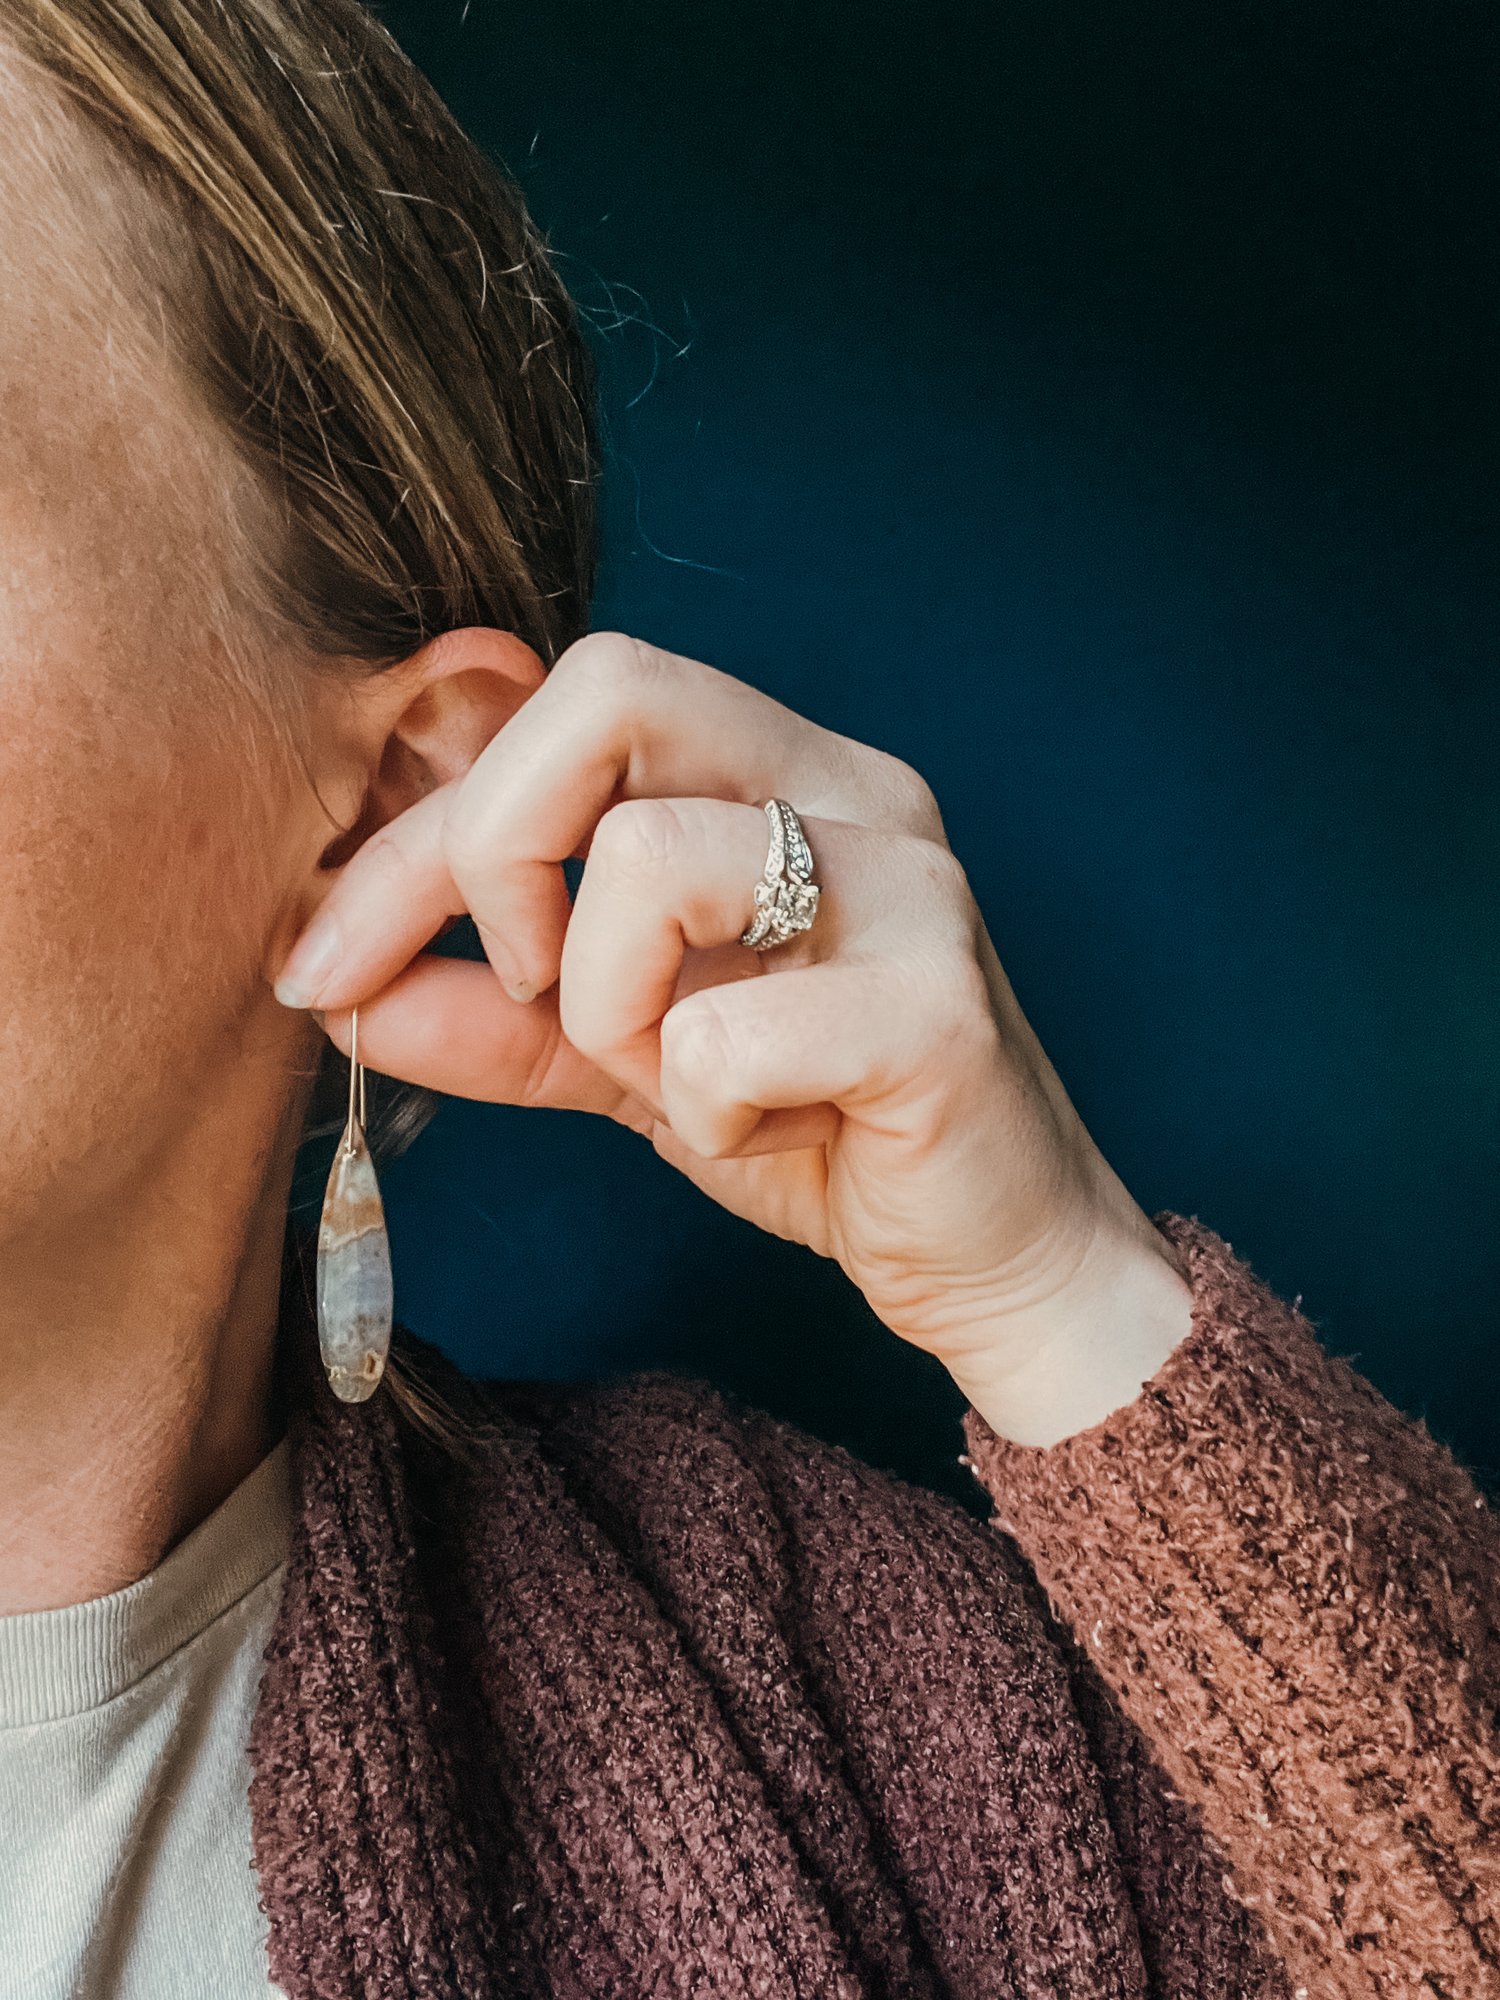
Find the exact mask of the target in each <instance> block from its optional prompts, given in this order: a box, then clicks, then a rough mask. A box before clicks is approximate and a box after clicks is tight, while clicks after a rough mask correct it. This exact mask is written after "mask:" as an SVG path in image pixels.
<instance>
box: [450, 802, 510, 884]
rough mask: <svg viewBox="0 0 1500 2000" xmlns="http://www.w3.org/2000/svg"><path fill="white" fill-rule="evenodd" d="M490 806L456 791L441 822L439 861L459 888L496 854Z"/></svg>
mask: <svg viewBox="0 0 1500 2000" xmlns="http://www.w3.org/2000/svg"><path fill="white" fill-rule="evenodd" d="M493 818H494V809H493V805H492V802H491V801H490V800H489V799H488V798H487V797H485V796H483V795H482V794H478V793H475V794H472V795H471V796H469V797H467V798H466V797H465V795H464V793H463V792H462V791H460V792H459V793H458V795H457V796H456V797H455V799H454V801H453V804H452V806H451V807H450V808H449V810H448V813H447V816H446V817H445V819H444V821H443V831H442V840H443V860H444V862H445V863H446V864H447V868H448V873H449V874H450V875H451V876H452V877H453V879H454V881H455V882H456V883H458V884H459V885H460V887H462V885H463V884H464V883H465V882H466V881H471V880H472V879H473V878H474V876H475V875H476V874H478V873H480V872H481V871H483V870H484V869H486V868H487V867H489V866H490V864H491V862H492V861H493V858H494V856H495V855H496V853H497V852H498V850H499V837H498V834H497V832H496V829H495V826H494V824H493Z"/></svg>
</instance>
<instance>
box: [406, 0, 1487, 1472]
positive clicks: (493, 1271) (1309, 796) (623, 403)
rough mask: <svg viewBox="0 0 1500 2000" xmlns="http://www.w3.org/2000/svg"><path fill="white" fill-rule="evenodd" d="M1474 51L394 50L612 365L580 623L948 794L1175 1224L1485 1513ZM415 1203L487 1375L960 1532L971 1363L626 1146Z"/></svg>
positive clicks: (1218, 42)
mask: <svg viewBox="0 0 1500 2000" xmlns="http://www.w3.org/2000/svg"><path fill="white" fill-rule="evenodd" d="M1492 15H1493V10H1492V8H1491V7H1490V6H1489V5H1488V0H1486V4H1485V5H1483V6H1474V7H1471V8H1469V7H1449V6H1443V5H1438V6H1424V7H1413V6H1411V5H1409V4H1406V0H1402V4H1400V5H1389V4H1381V0H1376V4H1373V5H1372V4H1368V0H1367V4H1362V5H1358V6H1355V5H1352V4H1351V5H1338V6H1334V5H1329V4H1327V0H1302V4H1298V5H1296V6H1292V5H1289V4H1275V0H1270V4H1268V0H1253V4H1250V3H1249V0H1229V4H1224V0H1217V4H1215V5H1213V6H1203V5H1201V4H1194V5H1174V4H1168V0H1146V4H1144V5H1142V6H1139V7H1136V8H1120V7H1117V6H1109V5H1106V4H1104V0H1094V4H1091V5H1089V6H1081V5H1079V4H1076V0H1026V4H1024V5H1019V6H1012V5H1006V4H995V0H989V4H984V5H981V4H978V0H974V4H962V5H960V4H957V0H937V4H929V5H926V6H924V7H922V8H920V9H917V8H900V9H898V8H895V7H891V6H888V5H884V4H871V0H865V4H862V5H858V6H856V5H853V4H849V0H846V3H845V4H842V5H838V6H829V5H820V4H807V0H800V4H796V5H790V4H789V5H786V6H781V7H777V6H770V7H768V6H765V5H758V6H754V7H749V6H744V5H742V4H739V0H716V4H714V5H712V6H704V5H702V4H697V5H691V6H689V5H686V4H678V0H611V4H607V5H605V4H592V0H571V4H568V0H533V4H530V5H528V6H525V7H520V6H511V5H507V6H499V5H496V4H495V3H494V0H469V4H468V5H467V6H466V7H465V6H464V5H463V0H421V4H411V5H403V6H391V7H390V8H388V9H387V10H386V18H388V19H389V20H390V22H391V24H392V26H393V27H394V28H395V29H396V31H397V32H398V34H399V35H400V36H401V38H402V39H403V40H404V41H405V42H406V44H407V46H408V47H409V48H410V49H411V50H412V52H413V54H414V55H415V56H416V57H417V58H418V59H419V61H421V62H422V63H423V64H424V66H425V67H427V69H428V70H429V72H430V74H431V75H432V76H433V77H434V78H435V80H436V81H437V83H438V84H439V86H440V87H441V88H442V89H443V91H444V92H445V94H446V95H447V96H448V97H449V99H450V101H451V102H452V103H453V104H454V106H455V107H456V109H457V110H458V112H459V113H460V115H461V116H462V117H463V118H464V119H465V120H466V121H467V122H468V123H469V124H470V125H471V127H472V128H474V129H475V130H476V131H477V132H478V134H479V135H480V136H481V137H482V138H483V139H484V140H485V141H486V142H487V143H488V144H489V145H490V146H491V147H492V148H494V149H495V150H497V151H498V152H499V153H500V154H501V156H502V157H504V158H505V159H506V160H507V161H508V163H509V164H510V165H511V167H512V169H513V170H514V171H515V172H516V173H517V175H518V176H519V178H520V179H521V180H522V182H523V184H524V186H525V187H526V188H527V190H528V192H529V194H530V197H531V200H532V203H533V207H534V209H535V211H536V213H537V215H538V216H539V218H540V220H541V221H542V223H543V224H544V226H545V227H546V228H547V229H548V230H549V232H550V233H551V235H552V238H553V240H554V242H555V244H556V245H557V247H558V248H559V250H560V251H561V252H562V253H563V255H564V257H565V260H566V268H567V269H568V270H569V271H570V273H571V275H572V279H573V283H574V285H575V287H576V289H577V290H578V292H579V293H580V295H581V296H582V298H583V299H584V301H585V303H586V305H587V306H588V308H589V310H590V312H591V314H592V316H593V318H594V321H595V323H596V325H597V327H598V329H599V344H600V347H601V352H602V354H603V357H604V364H605V373H606V389H607V398H608V415H609V424H610V434H611V467H610V489H609V542H608V551H607V562H606V571H605V584H604V589H603V593H602V597H601V600H600V603H599V619H598V622H600V623H601V624H610V625H621V626H625V627H627V628H629V629H630V630H632V631H636V632H639V633H641V634H643V635H645V636H647V637H649V638H652V639H655V640H657V641H659V642H662V643H664V644H666V645H669V646H671V647H673V648H675V649H677V650H680V651H685V652H688V653H691V654H694V655H697V656H699V657H702V658H705V659H709V660H712V661H714V662H715V663H716V664H718V665H720V666H722V667H725V668H727V669H729V670H730V671H732V672H735V673H738V674H741V675H744V676H745V677H747V678H749V679H751V680H754V681H756V682H758V683H759V684H760V685H762V686H764V687H767V688H769V689H770V690H772V691H773V692H774V693H776V694H777V695H778V696H780V697H781V698H783V699H785V700H787V701H789V702H791V703H793V704H794V705H795V706H798V707H800V708H801V709H803V710H804V711H805V712H807V713H809V714H811V715H813V716H815V717H816V718H818V719H819V720H821V721H823V722H826V723H828V724H831V725H832V726H834V727H836V728H839V729H843V730H847V731H850V732H852V733H854V734H856V735H859V736H861V737H864V738H866V739H868V740H871V741H874V742H877V743H879V744H882V745H884V746H886V747H888V748H890V749H892V750H896V751H898V752H900V753H901V754H902V755H904V756H906V757H908V758H909V759H911V760H912V761H913V762H915V763H916V764H917V765H919V766H920V767H921V768H922V769H923V770H924V771H925V772H926V773H927V775H928V776H929V778H930V779H931V781H932V782H933V784H934V786H935V787H936V789H937V792H938V795H939V797H940V800H941V801H942V803H943V806H944V809H945V813H946V816H947V820H948V824H949V829H950V833H951V836H952V840H953V843H954V846H955V847H956V849H957V850H958V852H959V854H960V855H961V856H962V857H963V859H964V860H965V862H966V863H967V865H968V868H969V870H970V873H971V876H972V879H973V881H974V883H975V885H976V888H977V891H978V894H979V897H980V900H981V902H982V904H983V906H984V909H985V911H986V914H987V916H988V919H989V922H990V926H991V929H992V931H993V934H994V936H995V939H996V942H997V945H998V947H999V949H1000V952H1001V955H1002V957H1003V958H1004V959H1005V960H1006V962H1007V964H1008V966H1009V969H1010V971H1011V974H1012V976H1013V978H1014V980H1015V983H1016V986H1017V988H1018V991H1019V993H1020V996H1021V999H1022V1001H1023V1004H1025V1006H1026V1007H1027V1008H1028V1010H1029V1012H1030V1014H1031V1016H1032V1019H1033V1020H1034V1021H1035V1023H1036V1025H1037V1027H1038V1030H1039V1032H1040V1033H1041V1035H1042V1037H1043V1040H1044V1041H1045V1042H1046V1044H1047V1046H1048V1047H1049V1049H1050V1051H1051V1053H1052V1055H1053V1057H1054V1060H1055V1061H1056V1062H1057V1064H1058V1066H1059V1068H1060V1070H1061V1071H1062V1073H1063V1075H1064V1077H1065V1079H1066V1080H1067V1081H1068V1083H1069V1084H1070V1086H1071V1088H1072V1090H1073V1092H1074V1094H1075V1096H1076V1097H1077V1099H1078V1100H1079V1102H1080V1104H1081V1105H1082V1107H1083V1110H1084V1112H1085V1115H1086V1116H1087V1117H1088V1119H1089V1120H1090V1122H1091V1124H1092V1126H1093V1128H1094V1130H1095V1132H1096V1134H1097V1135H1098V1137H1099V1138H1100V1140H1101V1142H1102V1143H1103V1145H1104V1147H1105V1149H1106V1151H1107V1152H1108V1153H1109V1154H1110V1155H1111V1157H1112V1158H1113V1159H1114V1160H1115V1162H1116V1163H1117V1165H1118V1166H1119V1168H1120V1170H1121V1171H1122V1173H1123V1174H1124V1176H1125V1178H1126V1179H1127V1181H1128V1182H1129V1183H1130V1185H1131V1186H1132V1187H1133V1189H1134V1190H1135V1192H1136V1194H1137V1195H1138V1197H1139V1198H1140V1199H1141V1200H1142V1201H1143V1202H1144V1203H1145V1204H1147V1205H1148V1206H1161V1205H1170V1206H1173V1207H1177V1208H1181V1209H1186V1210H1188V1211H1192V1212H1196V1213H1198V1214H1200V1215H1201V1216H1202V1217H1203V1218H1204V1219H1205V1220H1207V1221H1209V1222H1211V1223H1212V1224H1214V1225H1215V1226H1216V1227H1217V1228H1219V1229H1220V1230H1221V1231H1223V1232H1224V1233H1225V1234H1226V1235H1228V1236H1229V1237H1230V1238H1231V1240H1232V1241H1233V1242H1234V1243H1235V1245H1236V1246H1237V1247H1238V1248H1240V1249H1241V1250H1242V1251H1243V1252H1244V1253H1246V1254H1247V1255H1249V1256H1250V1257H1251V1258H1252V1260H1253V1261H1254V1262H1255V1263H1256V1264H1257V1265H1258V1266H1259V1268H1260V1269H1261V1271H1262V1272H1263V1273H1264V1274H1265V1275H1266V1276H1268V1277H1269V1278H1270V1279H1272V1280H1273V1281H1274V1282H1275V1283H1277V1284H1278V1285H1279V1286H1281V1287H1282V1288H1283V1289H1284V1290H1286V1291H1288V1292H1299V1293H1301V1294H1303V1295H1304V1298H1305V1303H1306V1305H1307V1307H1308V1309H1309V1310H1310V1311H1311V1312H1312V1314H1313V1315H1314V1317H1315V1318H1316V1319H1317V1320H1318V1322H1319V1323H1320V1325H1321V1327H1322V1329H1323V1331H1324V1334H1325V1336H1326V1338H1327V1339H1328V1341H1329V1342H1330V1344H1331V1345H1333V1346H1334V1347H1335V1348H1337V1349H1338V1350H1340V1351H1342V1352H1354V1353H1356V1354H1357V1355H1358V1357H1359V1360H1360V1362H1361V1365H1362V1366H1363V1367H1364V1368H1365V1369H1366V1370H1367V1372H1368V1373H1370V1374H1371V1375H1372V1376H1373V1377H1374V1378H1375V1380H1376V1381H1377V1382H1378V1383H1379V1384H1380V1385H1381V1387H1382V1388H1383V1389H1384V1390H1385V1391H1386V1392H1387V1393H1388V1394H1390V1395H1391V1396H1393V1397H1394V1398H1396V1399H1397V1400H1398V1401H1399V1402H1400V1403H1401V1404H1403V1405H1404V1406H1405V1407H1406V1408H1408V1409H1410V1410H1413V1411H1422V1412H1425V1413H1426V1414H1427V1416H1428V1419H1429V1421H1430V1423H1431V1424H1432V1426H1433V1428H1434V1429H1435V1430H1436V1431H1437V1432H1438V1433H1439V1434H1440V1435H1441V1436H1443V1437H1444V1438H1446V1439H1448V1440H1449V1441H1451V1442H1452V1443H1453V1444H1455V1445H1456V1446H1457V1447H1458V1449H1459V1450H1460V1451H1461V1452H1462V1453H1463V1454H1464V1455H1465V1456H1466V1457H1467V1458H1468V1459H1469V1461H1470V1462H1471V1463H1474V1464H1476V1465H1478V1466H1479V1467H1480V1468H1481V1470H1482V1471H1483V1472H1484V1473H1485V1475H1486V1476H1487V1477H1488V1478H1490V1479H1492V1480H1494V1479H1495V1478H1496V1476H1497V1473H1500V1422H1497V1417H1496V1409H1495V1405H1496V1396H1497V1391H1500V1340H1497V1331H1496V1318H1495V1292H1496V1281H1497V1275H1500V1254H1497V1237H1496V1215H1497V1201H1496V1197H1497V1183H1500V1173H1497V1117H1496V1113H1497V1096H1500V1092H1497V1057H1496V1044H1495V1027H1496V1022H1497V1020H1500V991H1497V987H1500V980H1497V971H1500V964H1497V959H1500V952H1497V945H1496V937H1495V928H1494V906H1495V883H1496V860H1497V847H1500V802H1497V784H1496V776H1495V761H1496V748H1497V745H1500V727H1497V724H1500V715H1497V709H1500V698H1497V679H1496V674H1495V670H1494V650H1495V632H1496V624H1495V611H1496V608H1497V607H1496V589H1495V573H1494V570H1493V567H1492V564H1493V547H1494V545H1493V540H1492V535H1493V530H1494V527H1495V525H1496V523H1495V507H1494V491H1493V487H1494V477H1495V470H1496V460H1495V455H1494V447H1495V443H1496V431H1497V425H1496V402H1495V390H1494V376H1495V333H1496V303H1497V284H1496V278H1495V274H1494V265H1495V254H1496V247H1495V240H1494V223H1495V215H1496V195H1497V188H1496V167H1495V157H1496V156H1495V149H1494V145H1493V129H1492V128H1493V102H1492V92H1493V79H1494V62H1495V56H1496V53H1497V51H1496V49H1495V47H1494V28H1493V26H1492ZM386 1185H387V1195H388V1202H389V1207H390V1212H391V1223H392V1234H393V1242H394V1253H395V1258H396V1268H397V1274H398V1277H397V1283H398V1294H399V1296H398V1310H399V1311H400V1313H401V1316H402V1317H403V1318H404V1319H405V1320H407V1321H408V1323H410V1324H412V1325H413V1326H415V1327H416V1328H417V1329H418V1330H419V1331H424V1332H426V1333H428V1334H429V1335H431V1336H432V1337H434V1338H437V1339H439V1340H440V1341H441V1342H443V1343H444V1344H445V1345H448V1346H449V1347H450V1348H451V1349H452V1350H453V1351H454V1352H456V1353H457V1354H458V1355H459V1356H460V1357H461V1358H462V1359H463V1360H464V1361H465V1362H466V1363H467V1364H469V1365H471V1366H474V1367H477V1368H482V1369H484V1370H487V1371H490V1372H497V1373H512V1374H549V1375H550V1374H557V1375H573V1374H589V1373H595V1372H600V1371H605V1370H612V1369H617V1368H625V1367H634V1366H640V1365H648V1364H649V1365H657V1364H664V1365H670V1366H674V1367H680V1368H685V1369H690V1370H693V1371H695V1372H698V1373H702V1374H705V1375H707V1376H709V1377H710V1378H712V1379H714V1380H716V1381H719V1382H722V1383H726V1384H730V1385H733V1386H734V1387H736V1388H738V1389H740V1390H741V1391H743V1392H744V1393H746V1394H749V1395H750V1396H752V1397H754V1398H755V1399H756V1400H758V1401H760V1402H762V1403H764V1404H767V1405H769V1406H771V1407H772V1408H775V1409H777V1410H780V1411H782V1412H784V1413H785V1414H788V1415H790V1416H793V1417H795V1418H796V1419H797V1420H799V1421H801V1422H804V1423H806V1424H808V1425H810V1426H811V1427H812V1428H814V1429H817V1430H819V1431H821V1432H822V1433H823V1434H824V1435H827V1436H832V1437H837V1438H839V1439H840V1440H842V1441H844V1442H846V1443H848V1444H850V1445H851V1446H852V1447H853V1448H854V1449H856V1450H859V1451H861V1452H862V1453H864V1454H865V1455H866V1456H869V1457H872V1458H874V1459H876V1460H877V1461H878V1462H880V1463H882V1464H886V1465H889V1466H893V1467H895V1468H896V1469H898V1470H901V1471H904V1472H907V1473H908V1474H910V1475H912V1476H915V1477H918V1478H922V1479H925V1480H928V1481H930V1482H932V1483H935V1484H939V1485H942V1486H944V1487H946V1488H947V1489H948V1490H950V1491H953V1492H956V1493H959V1494H961V1495H963V1496H964V1497H972V1496H971V1495H970V1491H969V1482H968V1477H967V1475H966V1474H965V1473H963V1472H962V1471H961V1470H960V1469H959V1468H958V1467H957V1466H956V1464H955V1463H954V1459H955V1455H956V1454H957V1452H958V1451H959V1449H960V1448H961V1440H960V1437H959V1434H958V1430H957V1415H958V1411H959V1409H960V1408H961V1404H960V1402H959V1399H958V1397H957V1394H956V1392H955V1391H953V1390H952V1389H951V1387H950V1385H949V1384H948V1383H947V1381H946V1378H945V1377H944V1376H943V1375H942V1374H941V1372H940V1371H939V1370H938V1369H937V1368H936V1366H935V1364H931V1363H929V1362H928V1361H927V1360H926V1359H925V1358H924V1357H922V1356H920V1355H918V1354H916V1353H915V1352H913V1351H912V1350H909V1349H907V1348H905V1347H903V1346H902V1345H901V1344H900V1343H898V1342H897V1341H896V1340H895V1339H894V1338H893V1337H892V1336H890V1335H888V1334H887V1333H886V1332H885V1331H884V1330H883V1329H882V1328H880V1327H879V1326H878V1325H877V1324H876V1323H874V1322H873V1321H871V1320H870V1319H869V1318H868V1317H867V1316H866V1315H865V1313H864V1312H863V1310H862V1308H861V1306H860V1303H859V1301H858V1300H857V1299H856V1298H855V1297H853V1296H852V1295H851V1293H850V1292H849V1290H848V1289H847V1287H846V1286H845V1284H844V1282H843V1280H842V1279H841V1278H840V1277H839V1275H838V1274H837V1273H836V1272H835V1271H833V1270H831V1269H830V1268H828V1267H826V1266H822V1265H820V1264H819V1263H817V1262H816V1261H815V1260H814V1259H812V1258H811V1257H809V1256H805V1255H803V1254H801V1253H799V1252H797V1251H795V1250H791V1249H789V1248H787V1247H786V1246H784V1245H780V1244H775V1243H771V1242H768V1241H765V1240H763V1239H760V1238H758V1237H757V1236H756V1235H755V1234H754V1233H753V1232H751V1231H749V1230H748V1229H746V1228H745V1227H743V1226H742V1225H740V1224H738V1223H736V1222H733V1221H731V1220H729V1219H728V1218H726V1217H723V1216H721V1215H719V1214H718V1213H717V1212H716V1211H714V1210H713V1209H712V1208H711V1207H709V1205H708V1204H707V1203H706V1202H705V1201H704V1200H703V1199H702V1198H701V1197H700V1196H698V1195H697V1194H696V1193H695V1192H694V1191H693V1190H691V1189H690V1188H688V1187H686V1186H685V1185H684V1184H682V1183H681V1182H679V1181H678V1180H677V1179H676V1177H675V1176H673V1175H672V1173H671V1172H670V1170H669V1169H667V1168H666V1167H664V1166H662V1165H660V1164H659V1163H658V1162H657V1161H656V1160H655V1158H654V1156H653V1155H652V1154H651V1153H650V1152H649V1150H647V1149H646V1148H645V1147H644V1146H643V1145H642V1144H641V1142H640V1141H638V1140H635V1139H633V1138H632V1137H630V1136H629V1135H626V1134H623V1133H620V1132H616V1131H614V1130H613V1129H612V1128H603V1127H598V1126H595V1125H592V1124H590V1123H589V1122H587V1121H585V1120H583V1119H581V1118H578V1117H573V1116H566V1115H563V1114H531V1115H529V1116H523V1115H519V1114H515V1113H510V1112H506V1111H504V1110H496V1109H493V1108H479V1107H474V1106H468V1105H461V1104H450V1105H448V1106H446V1107H445V1108H444V1110H443V1112H442V1113H441V1115H440V1117H439V1119H438V1121H437V1123H436V1124H435V1125H434V1126H433V1127H432V1128H431V1130H430V1131H429V1132H428V1133H427V1134H426V1135H425V1136H424V1138H423V1139H422V1140H421V1141H420V1142H419V1143H418V1145H417V1146H416V1148H415V1149H414V1150H413V1151H412V1152H411V1153H410V1154H409V1155H408V1156H406V1157H405V1158H403V1159H402V1160H400V1161H398V1162H396V1163H395V1164H394V1165H393V1166H392V1167H391V1168H390V1169H389V1170H388V1173H387V1175H386ZM757 1298H758V1299H759V1300H760V1301H761V1302H760V1303H755V1302H754V1301H755V1299H757ZM767 1301H772V1302H774V1303H767Z"/></svg>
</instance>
